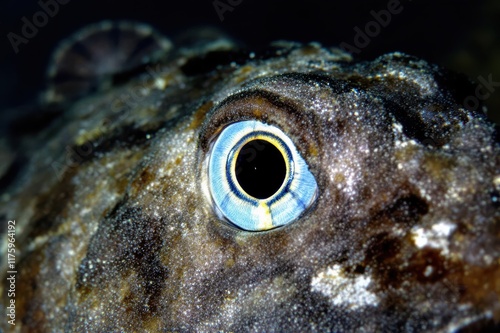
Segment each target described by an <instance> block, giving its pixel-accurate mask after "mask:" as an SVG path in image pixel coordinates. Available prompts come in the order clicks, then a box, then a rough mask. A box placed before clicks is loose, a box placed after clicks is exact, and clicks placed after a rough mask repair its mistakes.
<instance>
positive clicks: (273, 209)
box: [208, 120, 318, 231]
mask: <svg viewBox="0 0 500 333" xmlns="http://www.w3.org/2000/svg"><path fill="white" fill-rule="evenodd" d="M208 187H209V190H210V195H211V197H212V201H213V205H214V210H215V211H216V213H217V215H219V217H220V218H222V219H224V220H227V221H229V222H230V223H232V224H233V225H235V226H236V227H238V228H240V229H243V230H247V231H263V230H270V229H273V228H277V227H280V226H284V225H287V224H289V223H291V222H293V221H295V220H296V219H297V218H299V217H300V215H301V214H302V213H303V212H304V211H305V210H306V209H307V208H308V207H310V206H311V204H312V203H313V202H314V200H315V198H316V196H317V192H318V185H317V183H316V179H315V178H314V176H313V174H312V173H311V172H310V171H309V167H308V165H307V163H306V161H305V160H304V159H303V158H302V156H300V154H299V152H298V151H297V148H296V147H295V145H294V144H293V142H292V140H291V139H290V138H289V137H288V136H287V135H286V134H285V133H283V131H281V130H280V129H279V128H278V127H275V126H272V125H268V124H265V123H263V122H260V121H256V120H247V121H240V122H236V123H232V124H230V125H228V126H227V127H226V128H224V129H223V130H222V132H221V133H220V134H219V135H218V137H217V138H216V139H215V140H214V142H213V144H212V146H211V148H210V151H209V155H208Z"/></svg>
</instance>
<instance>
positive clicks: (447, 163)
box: [422, 154, 456, 182]
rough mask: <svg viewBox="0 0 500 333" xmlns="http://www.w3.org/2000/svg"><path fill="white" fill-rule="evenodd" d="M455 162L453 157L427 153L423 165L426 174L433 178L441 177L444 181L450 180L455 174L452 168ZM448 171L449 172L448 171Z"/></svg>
mask: <svg viewBox="0 0 500 333" xmlns="http://www.w3.org/2000/svg"><path fill="white" fill-rule="evenodd" d="M455 163H456V162H454V161H453V160H452V159H451V158H449V157H446V156H443V155H437V154H432V155H430V154H429V155H426V156H425V159H424V160H423V164H422V167H423V168H424V170H425V173H426V174H430V176H431V177H432V178H433V179H439V180H441V181H443V182H449V181H450V180H451V179H452V178H453V175H452V173H451V171H450V170H452V169H453V167H454V166H455ZM447 171H448V172H447Z"/></svg>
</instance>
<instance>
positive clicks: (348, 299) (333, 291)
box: [311, 265, 379, 310]
mask: <svg viewBox="0 0 500 333" xmlns="http://www.w3.org/2000/svg"><path fill="white" fill-rule="evenodd" d="M370 284H371V278H370V277H369V276H356V277H346V276H345V275H344V273H343V272H342V268H341V267H340V265H333V267H328V268H327V269H326V271H322V272H320V273H319V274H318V275H317V276H316V277H313V279H312V281H311V288H312V290H313V291H316V292H320V293H322V294H323V295H324V296H326V297H328V298H329V299H330V302H332V303H333V305H344V306H346V307H347V308H349V309H351V310H355V309H358V308H360V307H364V306H376V305H377V304H378V302H379V299H378V297H377V296H376V295H375V294H373V293H372V292H370V291H369V290H368V289H367V287H368V286H369V285H370Z"/></svg>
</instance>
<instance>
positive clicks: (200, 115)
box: [188, 101, 214, 130]
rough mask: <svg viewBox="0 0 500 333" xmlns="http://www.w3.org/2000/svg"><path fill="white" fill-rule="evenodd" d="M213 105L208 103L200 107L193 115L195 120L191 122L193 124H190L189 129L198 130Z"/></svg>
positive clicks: (210, 102)
mask: <svg viewBox="0 0 500 333" xmlns="http://www.w3.org/2000/svg"><path fill="white" fill-rule="evenodd" d="M213 105H214V102H212V101H208V102H206V103H205V104H203V105H202V106H200V107H199V108H198V110H196V112H195V114H194V115H193V120H192V121H191V124H189V127H188V129H190V130H192V129H196V128H198V127H199V126H200V125H201V124H202V123H203V121H204V120H205V117H206V115H207V113H208V111H210V109H211V108H212V106H213Z"/></svg>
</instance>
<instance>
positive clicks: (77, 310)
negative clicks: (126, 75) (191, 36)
mask: <svg viewBox="0 0 500 333" xmlns="http://www.w3.org/2000/svg"><path fill="white" fill-rule="evenodd" d="M228 45H229V44H224V43H219V44H217V43H212V44H205V45H202V46H200V45H198V46H197V47H198V48H199V49H189V48H184V49H181V48H176V49H175V48H174V50H173V51H171V53H170V54H169V55H168V56H166V57H165V59H164V61H163V62H162V63H161V64H154V65H151V67H149V68H147V69H146V71H145V72H144V73H143V74H139V75H137V76H135V77H131V78H130V79H129V80H128V81H127V82H125V83H123V84H122V85H118V86H115V87H113V88H111V89H110V90H107V91H104V92H101V93H100V94H95V95H90V96H88V97H85V98H83V99H80V100H78V101H77V102H75V103H72V104H71V105H70V106H69V107H67V109H66V110H65V113H64V115H63V116H61V117H60V118H59V119H57V120H56V122H55V123H53V124H52V125H51V127H50V129H48V130H46V131H45V132H42V134H40V136H39V137H38V138H37V140H36V141H33V142H32V146H31V148H30V149H27V150H26V152H25V153H26V156H28V157H29V160H28V162H27V163H26V169H25V170H24V171H23V172H22V174H21V176H20V177H19V178H18V180H17V181H16V182H15V183H13V184H11V185H10V187H8V188H7V189H6V190H5V194H4V195H3V197H2V203H1V208H0V215H2V216H3V217H4V218H5V219H15V220H16V222H17V225H16V227H17V229H16V233H17V236H16V246H17V250H18V252H17V253H18V263H17V269H18V275H17V286H16V289H17V291H18V293H17V296H16V311H17V317H16V326H15V327H11V326H10V325H8V324H7V320H4V319H2V320H1V321H0V327H2V328H3V329H4V330H5V331H9V330H10V329H14V330H15V331H18V332H63V331H65V332H118V331H122V332H170V331H179V332H193V331H200V332H212V331H225V332H226V331H227V332H230V331H231V332H244V331H252V332H264V331H266V332H273V331H276V332H285V331H286V332H292V331H294V332H298V331H311V332H334V331H335V332H349V331H352V332H375V331H379V332H400V331H406V332H427V331H429V332H434V331H436V332H450V331H454V330H456V329H463V330H464V331H468V330H471V331H475V330H481V329H482V330H486V329H492V328H493V327H494V325H495V323H496V325H498V321H499V319H500V302H499V295H500V224H499V222H500V211H499V205H498V201H497V198H498V193H499V192H498V191H499V188H500V158H499V156H500V155H499V147H498V145H497V144H496V143H495V142H494V135H493V128H492V126H491V125H490V124H489V123H487V121H486V120H485V118H484V117H482V116H481V115H478V114H473V113H471V112H469V111H467V110H466V109H464V108H463V106H462V105H461V102H462V101H463V98H464V97H465V96H467V95H468V94H471V93H473V92H474V90H473V89H474V87H472V86H471V87H470V89H469V90H467V89H468V88H469V87H468V86H467V84H465V86H464V87H465V88H463V89H462V88H461V87H462V82H459V80H456V79H455V78H454V77H453V76H451V74H448V73H444V71H442V70H441V69H439V68H437V67H435V66H431V65H429V64H427V63H426V62H424V61H422V60H419V59H416V58H413V57H410V56H406V55H403V54H399V53H393V54H388V55H384V56H381V57H380V58H378V59H376V60H374V61H372V62H366V63H352V62H351V59H350V57H349V55H347V54H344V53H342V52H341V51H338V50H335V49H326V48H321V47H320V46H318V45H316V44H311V45H298V44H289V43H279V44H276V45H274V46H273V47H271V48H270V49H269V50H268V51H266V52H263V53H261V54H260V53H259V54H249V53H245V52H241V51H234V50H232V49H231V48H228ZM210 49H211V50H212V53H208V54H207V53H206V52H207V51H208V50H210ZM244 119H258V120H261V121H263V122H266V123H269V124H273V125H275V126H278V127H279V128H280V129H282V130H283V132H285V133H286V134H287V135H289V136H290V138H291V139H292V141H293V142H294V143H295V145H296V147H297V148H298V150H299V151H300V154H301V155H302V156H303V157H304V158H305V160H306V162H307V163H308V165H309V167H310V170H311V171H312V173H313V174H314V176H315V177H316V180H317V182H318V186H319V195H318V198H317V200H316V202H315V204H314V205H313V207H312V208H311V209H309V210H308V211H307V212H306V213H305V214H304V215H303V216H302V217H301V218H300V219H299V220H297V221H296V222H294V223H292V224H291V225H289V226H286V227H283V228H280V229H276V230H272V231H269V232H258V233H252V232H246V231H241V230H238V229H236V228H234V227H232V226H230V225H228V224H226V223H225V222H223V221H220V220H219V219H218V218H217V216H216V214H215V213H214V211H213V209H212V203H211V200H210V198H209V196H208V195H207V193H208V190H207V179H206V163H205V161H206V158H207V155H208V154H210V142H211V140H213V138H214V137H215V136H216V134H217V133H219V132H220V131H221V129H222V128H223V127H224V126H225V125H227V124H229V123H231V122H235V121H238V120H244ZM5 238H6V237H3V239H2V260H4V258H5V247H6V246H5V243H6V242H5V240H4V239H5ZM5 271H6V269H5V260H4V261H3V266H2V274H5ZM4 280H5V278H4V277H3V278H2V281H4ZM5 286H6V284H3V283H2V285H1V287H0V288H2V289H0V292H1V295H2V297H3V298H2V300H3V301H2V305H1V312H2V313H4V312H5V306H6V302H7V301H8V300H7V297H6V292H5Z"/></svg>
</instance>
